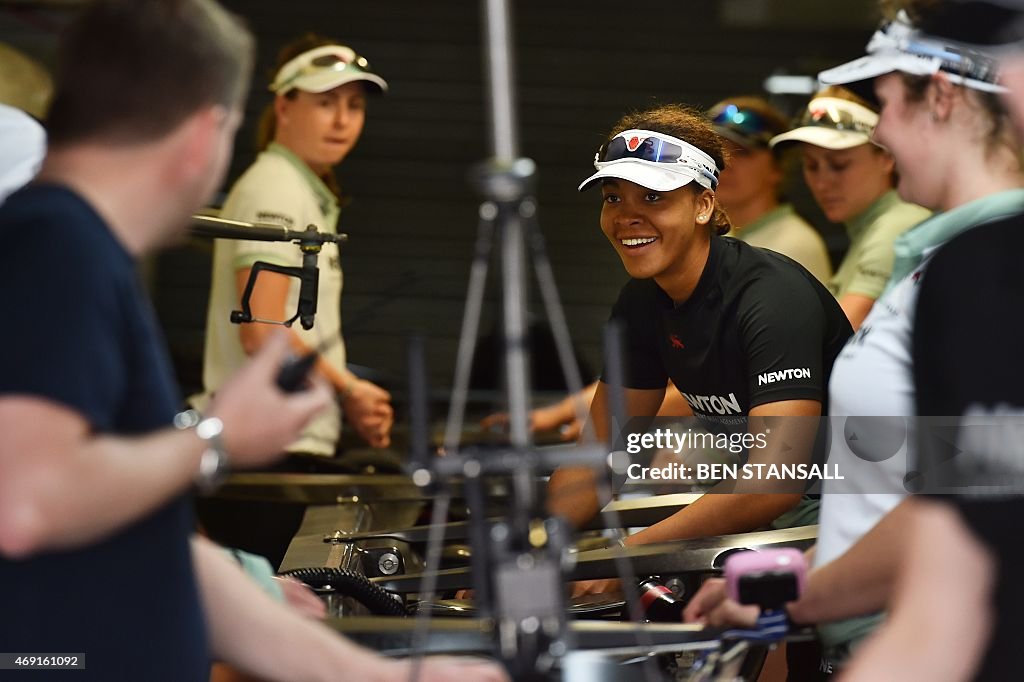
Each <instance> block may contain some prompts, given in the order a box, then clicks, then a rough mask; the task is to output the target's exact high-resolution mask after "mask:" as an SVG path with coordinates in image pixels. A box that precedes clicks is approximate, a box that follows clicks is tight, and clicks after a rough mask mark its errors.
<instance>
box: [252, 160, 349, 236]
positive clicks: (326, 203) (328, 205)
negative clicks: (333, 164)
mask: <svg viewBox="0 0 1024 682" xmlns="http://www.w3.org/2000/svg"><path fill="white" fill-rule="evenodd" d="M267 151H268V152H269V153H271V154H276V155H277V156H280V157H281V158H283V159H285V160H286V161H287V162H288V163H290V164H291V165H292V167H294V168H295V170H297V171H298V172H299V175H301V176H302V178H303V179H304V180H305V181H306V184H308V185H309V188H310V189H311V190H313V193H314V194H316V197H317V203H318V204H320V208H321V210H322V211H323V213H324V215H327V214H328V213H330V212H332V211H337V210H338V197H336V196H334V192H332V191H331V190H330V189H329V188H328V187H327V185H325V184H324V181H323V180H322V179H321V178H320V176H319V175H317V174H316V173H314V172H313V169H312V168H310V167H309V164H307V163H306V162H305V161H303V160H302V159H300V158H299V157H298V156H296V155H295V152H293V151H292V150H291V149H288V147H285V146H284V145H283V144H278V143H277V142H271V143H270V144H269V145H267ZM298 227H300V228H301V229H305V227H306V226H305V225H302V226H298ZM318 227H319V226H318Z"/></svg>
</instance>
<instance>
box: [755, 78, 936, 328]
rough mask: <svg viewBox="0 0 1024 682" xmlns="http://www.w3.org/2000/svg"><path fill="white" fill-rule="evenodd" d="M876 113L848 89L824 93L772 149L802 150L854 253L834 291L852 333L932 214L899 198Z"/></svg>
mask: <svg viewBox="0 0 1024 682" xmlns="http://www.w3.org/2000/svg"><path fill="white" fill-rule="evenodd" d="M877 124H878V112H877V111H875V110H874V109H873V108H872V107H871V106H870V105H869V104H868V102H866V101H864V100H862V99H861V98H859V97H857V95H855V94H854V93H852V92H850V91H849V90H846V89H844V88H840V87H836V86H831V87H828V88H825V89H824V90H822V91H821V92H819V93H818V94H817V95H815V96H814V98H813V99H812V100H811V101H810V102H809V103H808V105H807V108H806V110H805V112H804V115H803V116H802V117H801V119H800V122H799V123H798V124H797V126H796V127H795V128H793V130H790V131H789V132H786V133H783V134H782V135H778V136H776V137H774V138H772V140H771V143H770V144H771V145H772V147H773V148H776V149H778V148H782V147H786V146H792V145H796V146H798V147H799V152H800V157H801V162H802V168H803V175H804V181H805V182H806V183H807V186H808V187H809V188H810V190H811V194H812V195H814V200H815V201H816V202H817V203H818V206H820V207H821V210H822V212H823V213H824V214H825V216H826V217H827V218H828V219H829V220H831V221H832V222H835V223H842V224H843V225H844V226H845V227H846V232H847V234H848V235H849V237H850V246H849V248H848V249H847V251H846V255H845V256H844V257H843V261H842V263H840V265H839V269H838V270H837V271H836V273H835V275H834V276H833V277H832V279H831V280H829V283H828V287H829V290H830V291H831V292H832V295H833V296H835V297H836V299H837V300H838V301H839V305H840V306H841V307H842V309H843V311H844V312H845V313H846V316H847V317H848V318H850V324H851V325H853V328H854V329H857V328H859V327H860V325H861V323H862V322H863V321H864V318H865V317H867V314H868V311H870V310H871V306H872V305H874V303H875V300H876V299H877V298H878V297H879V296H881V295H882V291H883V290H884V289H885V284H886V282H888V281H889V275H890V273H892V263H893V250H892V244H893V241H894V240H895V239H896V237H898V236H900V235H901V234H902V233H904V232H906V231H907V230H908V229H909V228H911V227H913V226H914V225H916V224H918V223H919V222H921V221H922V220H924V219H925V218H927V217H928V216H929V215H930V214H929V212H928V211H927V210H925V209H923V208H921V207H920V206H916V205H914V204H909V203H907V202H905V201H902V200H901V199H900V198H899V195H897V194H896V192H895V191H894V190H893V183H894V178H893V159H892V156H891V155H890V154H889V153H888V152H887V151H885V149H883V148H882V147H880V146H878V145H877V144H874V143H873V142H872V141H871V134H872V133H873V132H874V130H875V126H876V125H877Z"/></svg>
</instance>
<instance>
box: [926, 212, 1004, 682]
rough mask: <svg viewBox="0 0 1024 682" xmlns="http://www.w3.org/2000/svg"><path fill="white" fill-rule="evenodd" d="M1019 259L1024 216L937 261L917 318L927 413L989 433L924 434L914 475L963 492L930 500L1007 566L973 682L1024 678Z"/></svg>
mask: <svg viewBox="0 0 1024 682" xmlns="http://www.w3.org/2000/svg"><path fill="white" fill-rule="evenodd" d="M1021 253H1024V215H1019V216H1013V217H1011V218H1006V219H1003V220H999V221H995V222H992V223H989V224H986V225H979V226H978V227H974V228H972V229H970V230H968V231H966V232H964V233H962V234H960V235H959V236H957V237H955V238H954V239H952V240H950V241H949V242H948V243H947V244H945V245H944V246H943V247H942V248H941V249H940V250H939V251H938V252H937V253H936V254H935V255H934V257H933V258H932V259H931V261H930V262H929V263H928V269H927V271H926V272H925V275H924V277H923V278H922V280H921V284H920V294H919V296H918V300H917V309H916V311H915V319H914V342H913V350H914V384H915V396H916V399H917V413H918V414H920V415H928V416H932V417H957V416H960V415H964V414H968V415H972V416H973V417H976V418H978V419H979V420H981V423H982V424H984V426H982V427H978V426H974V427H973V428H972V429H971V430H970V432H969V433H957V432H956V431H955V430H953V429H951V428H941V429H936V428H924V429H921V434H920V435H921V442H920V447H919V449H918V460H917V462H916V465H915V468H916V470H918V471H920V472H923V476H922V479H923V481H924V490H925V491H929V490H930V488H931V485H933V484H934V485H935V486H938V487H940V488H942V489H945V490H948V489H949V487H950V486H952V487H954V488H959V489H960V490H961V491H962V492H960V493H959V494H950V495H946V496H944V497H935V498H932V499H937V500H942V501H944V502H946V503H948V504H950V505H951V506H952V507H953V508H954V509H955V510H956V511H957V512H958V513H959V514H960V517H961V518H962V520H963V521H964V523H965V524H966V525H967V527H968V528H970V530H971V532H972V533H973V534H974V535H975V537H976V538H977V539H978V540H979V541H980V542H982V543H983V544H984V545H985V547H986V548H987V549H988V550H989V551H990V552H991V555H992V557H993V558H994V559H995V561H996V564H997V568H996V575H995V589H994V591H993V594H992V599H991V604H990V606H991V608H992V611H993V619H992V625H993V632H992V636H991V637H990V639H989V641H988V645H987V649H986V651H985V654H984V655H983V657H982V659H981V663H980V669H979V670H977V671H975V674H974V677H973V678H972V679H977V680H986V682H988V681H991V680H1018V679H1020V667H1021V666H1020V633H1021V632H1022V631H1024V609H1022V608H1021V607H1022V606H1024V582H1022V581H1021V577H1020V576H1021V573H1022V571H1024V546H1022V544H1021V541H1020V537H1021V534H1022V532H1024V473H1022V472H1024V442H1022V441H1021V438H1020V433H1021V430H1022V424H1024V362H1022V361H1021V357H1020V356H1021V350H1022V349H1024V318H1022V316H1021V311H1022V310H1024V277H1022V276H1021V269H1020V256H1021ZM942 421H943V422H947V420H942ZM970 422H971V419H970V418H969V419H968V420H967V421H966V422H965V423H967V424H970ZM924 423H925V426H926V427H927V426H929V425H930V424H931V421H930V420H926V421H925V422H924ZM979 436H980V438H979ZM951 444H953V445H956V446H957V447H956V448H955V449H951ZM993 493H996V494H993Z"/></svg>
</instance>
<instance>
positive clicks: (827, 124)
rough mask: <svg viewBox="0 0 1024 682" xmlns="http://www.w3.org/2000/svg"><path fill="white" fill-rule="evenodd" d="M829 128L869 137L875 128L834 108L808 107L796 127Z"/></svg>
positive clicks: (848, 112) (850, 114)
mask: <svg viewBox="0 0 1024 682" xmlns="http://www.w3.org/2000/svg"><path fill="white" fill-rule="evenodd" d="M807 126H811V127H817V128H830V129H832V130H842V131H846V132H851V133H863V134H865V135H870V134H871V133H872V132H873V131H874V129H875V126H874V124H872V123H868V122H867V121H863V120H858V119H857V118H856V117H855V116H854V115H853V113H852V112H850V111H847V110H845V109H842V108H839V107H836V106H821V107H815V106H813V102H812V106H811V107H809V108H808V109H807V110H806V111H805V112H804V115H803V116H802V117H801V118H800V124H799V126H798V127H801V128H803V127H807Z"/></svg>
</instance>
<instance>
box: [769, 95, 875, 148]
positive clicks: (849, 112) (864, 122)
mask: <svg viewBox="0 0 1024 682" xmlns="http://www.w3.org/2000/svg"><path fill="white" fill-rule="evenodd" d="M876 125H878V114H876V113H875V112H874V111H872V110H871V109H869V108H867V107H865V106H863V105H861V104H858V103H857V102H851V101H849V100H845V99H841V98H839V97H815V98H814V99H812V100H811V101H810V102H809V103H808V104H807V109H806V111H805V113H804V115H803V117H802V118H801V119H800V124H799V125H798V126H797V127H796V128H794V129H793V130H790V131H789V132H786V133H783V134H782V135H776V136H775V137H773V138H772V139H771V141H770V142H769V143H768V144H769V145H770V146H771V147H776V146H778V145H780V144H785V143H788V142H806V143H808V144H813V145H815V146H816V147H824V148H825V149H850V148H851V147H859V146H860V145H862V144H867V143H868V142H871V133H872V132H874V130H875V126H876Z"/></svg>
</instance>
